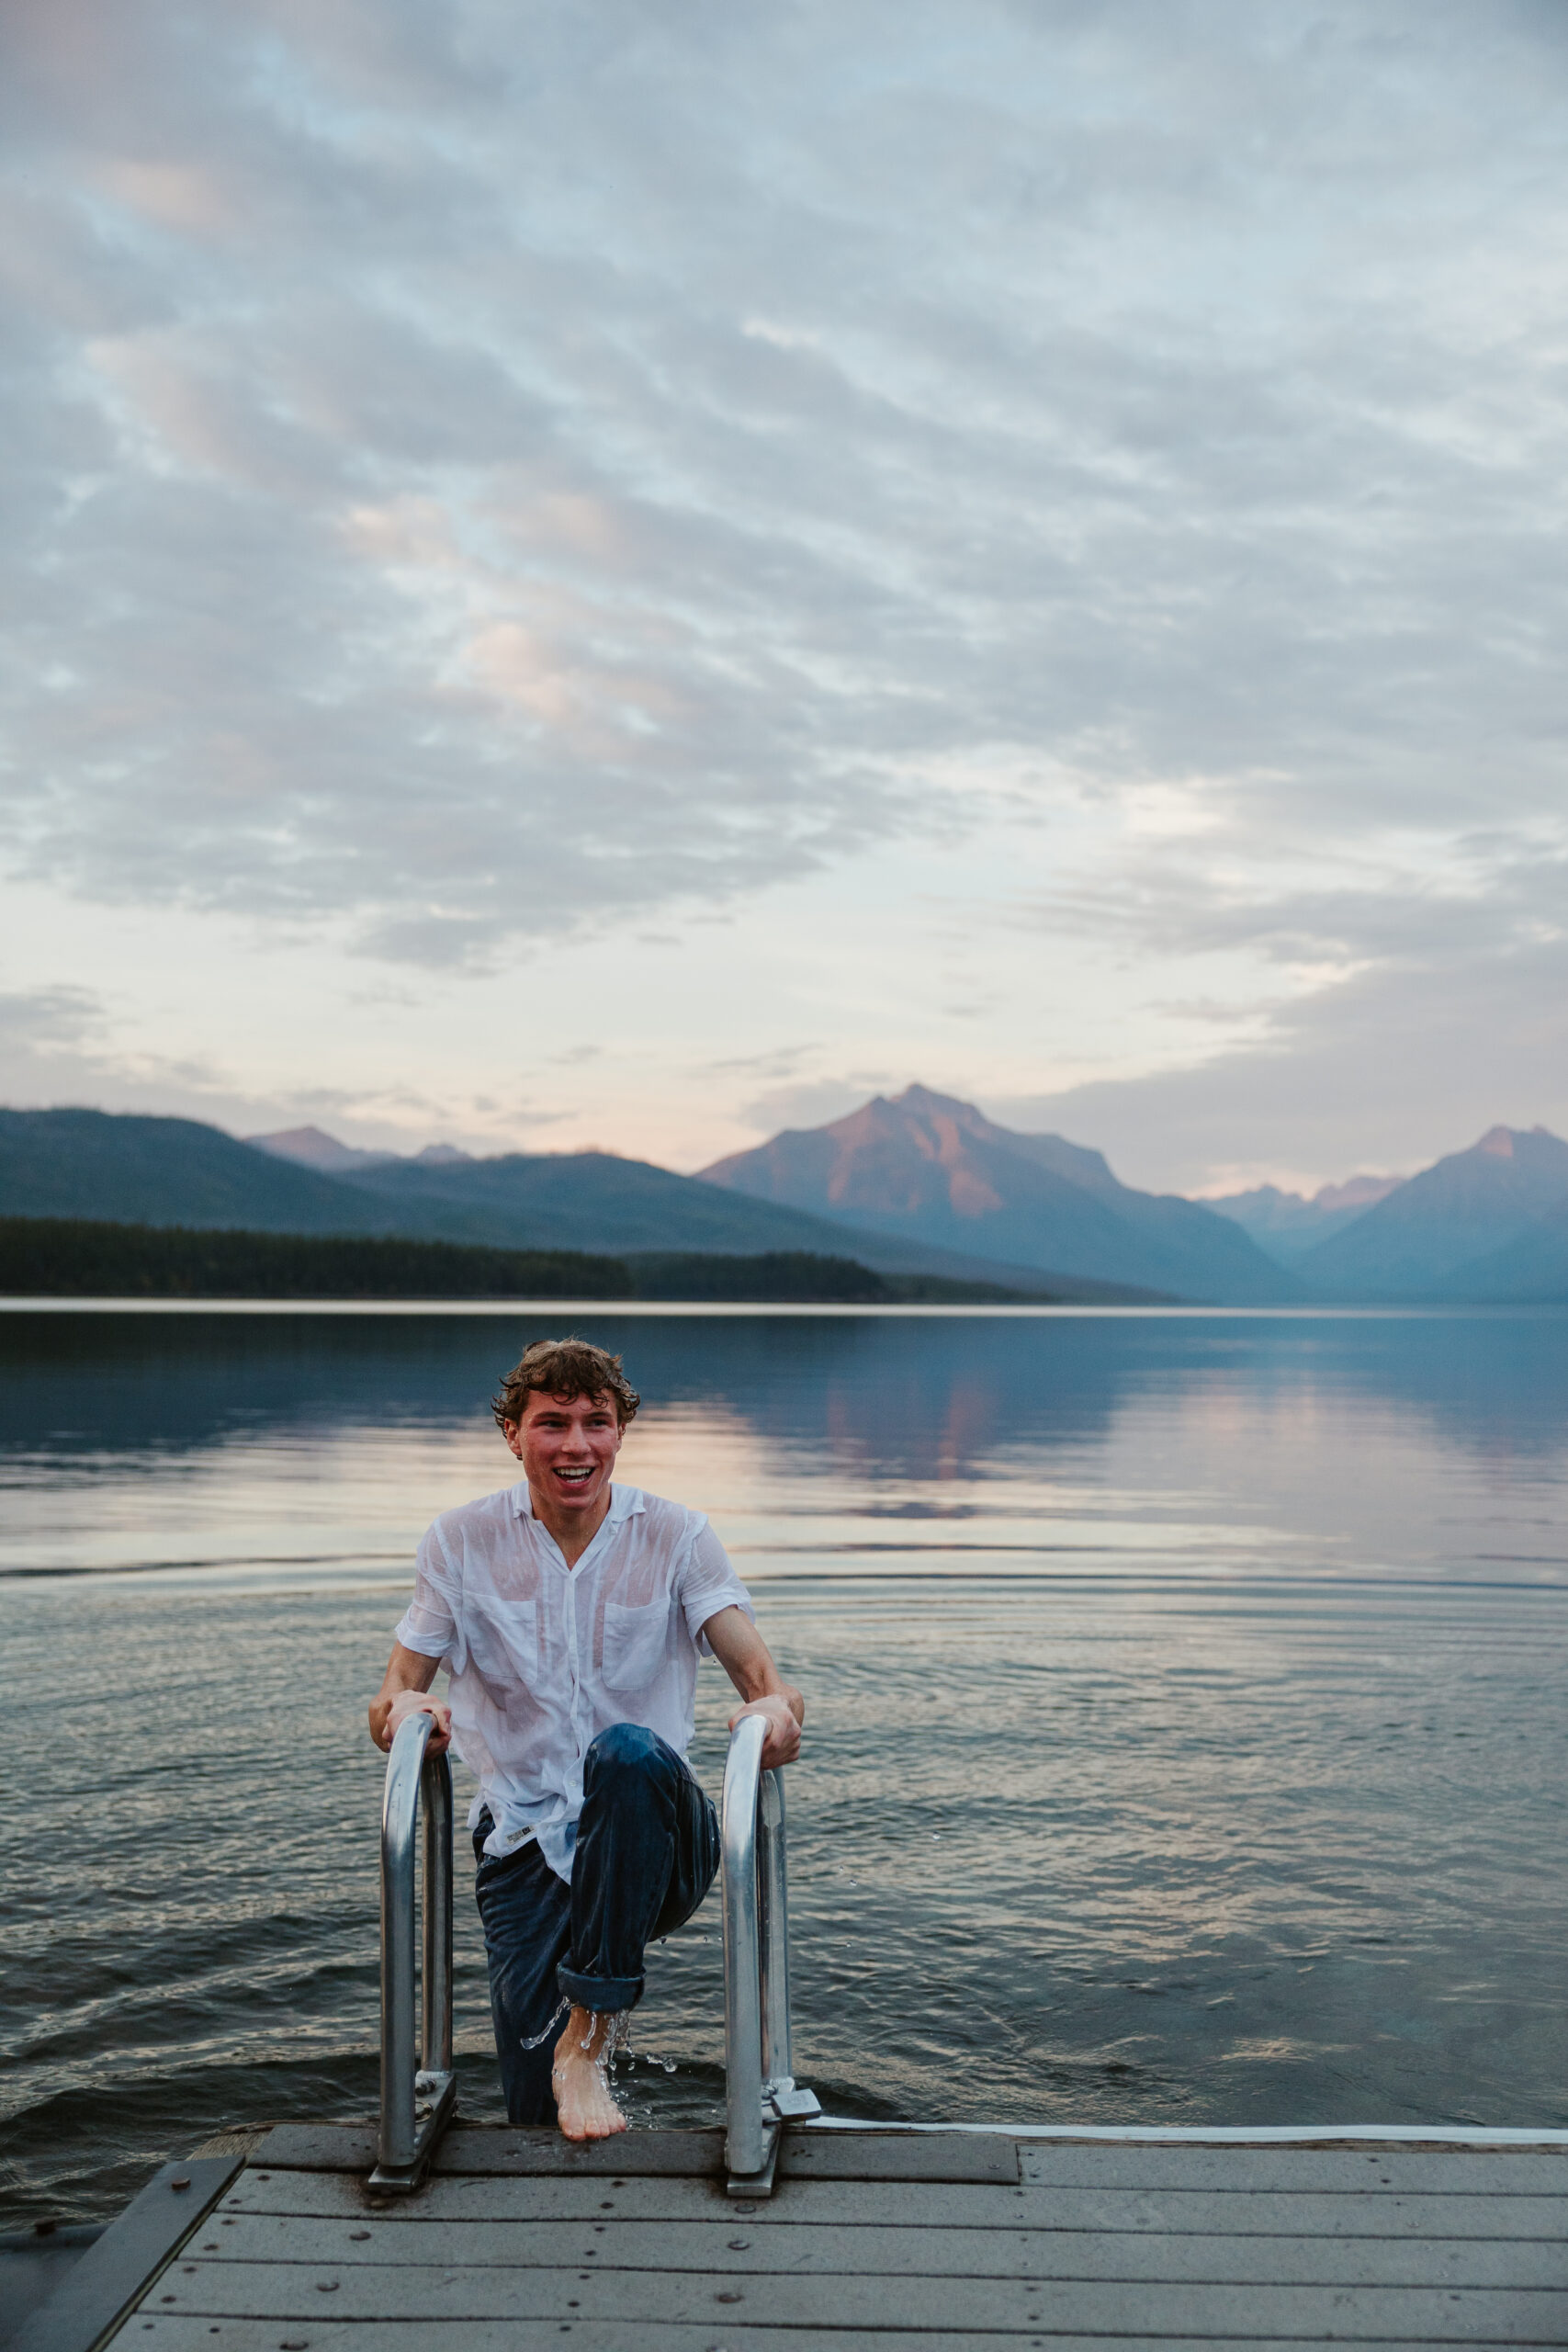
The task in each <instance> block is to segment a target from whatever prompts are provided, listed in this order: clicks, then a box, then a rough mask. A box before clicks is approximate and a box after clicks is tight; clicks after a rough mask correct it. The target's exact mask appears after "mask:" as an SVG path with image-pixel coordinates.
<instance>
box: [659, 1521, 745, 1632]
mask: <svg viewBox="0 0 1568 2352" xmlns="http://www.w3.org/2000/svg"><path fill="white" fill-rule="evenodd" d="M675 1589H676V1591H677V1592H678V1593H679V1595H680V1600H681V1606H682V1610H683V1611H685V1616H686V1631H687V1632H688V1633H689V1634H691V1637H692V1639H693V1641H694V1642H695V1644H696V1645H697V1648H698V1649H699V1651H700V1652H701V1653H702V1655H703V1657H712V1656H713V1652H712V1651H711V1650H710V1649H709V1647H708V1645H707V1643H706V1642H705V1640H704V1639H703V1627H704V1626H705V1624H706V1623H707V1621H708V1619H709V1618H710V1617H716V1616H717V1615H718V1612H719V1611H720V1610H721V1609H739V1610H742V1611H744V1612H745V1614H746V1615H747V1616H748V1617H749V1618H750V1620H751V1623H753V1624H755V1623H756V1622H757V1612H756V1611H755V1610H754V1609H753V1608H752V1606H751V1596H750V1593H749V1592H748V1591H747V1589H746V1588H745V1586H744V1585H743V1584H742V1583H741V1581H740V1579H739V1577H738V1576H737V1575H736V1573H735V1570H734V1567H733V1566H731V1564H730V1558H729V1555H728V1552H727V1551H726V1550H725V1548H724V1546H723V1544H721V1543H720V1542H719V1540H718V1538H717V1536H716V1534H715V1533H714V1532H713V1529H712V1528H711V1527H710V1526H709V1525H708V1523H707V1521H706V1520H704V1521H702V1523H701V1525H700V1526H699V1528H698V1529H697V1532H696V1535H695V1537H694V1539H693V1542H692V1545H691V1548H690V1550H689V1551H688V1552H687V1554H686V1557H685V1560H684V1562H683V1563H682V1567H681V1570H680V1573H679V1575H678V1576H677V1577H676V1580H675Z"/></svg>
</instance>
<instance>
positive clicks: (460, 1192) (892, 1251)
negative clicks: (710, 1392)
mask: <svg viewBox="0 0 1568 2352" xmlns="http://www.w3.org/2000/svg"><path fill="white" fill-rule="evenodd" d="M324 1140H325V1141H327V1142H328V1143H330V1142H331V1141H332V1138H330V1137H327V1138H324ZM0 1216H32V1217H86V1218H96V1219H105V1218H107V1219H110V1220H113V1221H118V1222H120V1223H125V1224H137V1225H151V1226H176V1225H178V1226H186V1227H193V1228H219V1227H225V1228H243V1229H244V1230H247V1231H250V1232H262V1233H302V1234H309V1233H316V1234H343V1235H396V1236H399V1237H402V1238H409V1239H415V1240H439V1241H453V1242H462V1243H469V1244H484V1245H487V1246H490V1247H491V1248H498V1249H506V1250H586V1251H588V1252H590V1253H594V1254H605V1253H608V1254H610V1255H614V1256H625V1255H626V1254H627V1253H628V1252H641V1251H656V1252H671V1251H672V1252H676V1253H680V1252H686V1253H701V1254H706V1255H714V1254H718V1255H729V1256H735V1257H747V1258H755V1257H758V1256H761V1255H764V1254H767V1253H781V1252H782V1253H784V1254H786V1255H798V1254H800V1253H803V1252H804V1253H806V1254H807V1255H809V1256H813V1257H817V1258H841V1257H843V1256H844V1255H846V1254H851V1255H852V1256H853V1257H854V1258H855V1259H856V1260H857V1261H859V1262H860V1263H861V1264H863V1265H865V1266H869V1267H871V1268H872V1269H874V1271H875V1272H881V1273H886V1274H917V1275H922V1276H929V1277H931V1279H933V1280H936V1281H939V1282H940V1281H947V1282H954V1283H969V1284H973V1283H976V1282H979V1283H987V1284H989V1285H995V1284H998V1283H999V1284H1001V1285H1003V1286H1004V1287H1006V1288H1010V1289H1013V1290H1017V1291H1020V1292H1022V1293H1024V1294H1025V1295H1037V1296H1051V1297H1065V1298H1086V1297H1087V1298H1105V1299H1110V1300H1117V1299H1129V1300H1135V1299H1138V1298H1143V1297H1146V1296H1147V1295H1148V1293H1147V1291H1146V1290H1145V1289H1142V1288H1139V1287H1137V1286H1128V1285H1124V1284H1122V1283H1118V1282H1117V1281H1116V1280H1115V1278H1114V1277H1112V1278H1111V1281H1110V1283H1094V1282H1074V1281H1073V1280H1072V1279H1071V1278H1070V1277H1068V1276H1063V1277H1062V1278H1060V1279H1048V1278H1047V1276H1046V1275H1044V1274H1043V1272H1041V1270H1040V1269H1039V1268H1038V1267H1036V1266H1031V1265H1022V1266H1017V1267H1009V1266H1005V1265H998V1264H997V1263H996V1262H994V1261H993V1260H992V1259H991V1257H990V1256H989V1255H986V1256H984V1257H971V1256H967V1255H965V1254H964V1253H963V1252H961V1251H958V1250H942V1249H931V1248H927V1247H925V1246H923V1245H922V1244H921V1243H919V1241H918V1240H915V1239H913V1238H910V1239H891V1238H889V1237H887V1236H886V1235H885V1234H872V1233H865V1234H859V1233H854V1232H850V1233H846V1229H845V1227H843V1226H842V1225H840V1224H839V1223H838V1222H836V1221H829V1219H826V1218H820V1217H814V1216H807V1215H803V1214H801V1213H800V1212H799V1211H797V1210H794V1209H790V1208H786V1207H781V1206H774V1205H770V1204H766V1203H763V1202H760V1201H753V1200H749V1199H746V1198H744V1197H743V1196H741V1195H739V1194H727V1193H723V1192H721V1191H720V1190H719V1189H718V1188H717V1187H716V1186H715V1185H712V1184H706V1183H703V1182H699V1181H698V1180H697V1179H696V1178H695V1177H691V1176H677V1175H675V1174H673V1173H672V1172H671V1170H669V1169H667V1168H656V1167H654V1166H652V1165H651V1164H650V1163H649V1161H647V1160H640V1159H616V1158H615V1157H614V1156H613V1155H612V1154H610V1153H608V1152H571V1153H562V1154H540V1155H530V1154H526V1153H509V1154H506V1155H505V1156H503V1157H502V1158H498V1159H461V1158H458V1157H457V1156H453V1157H451V1158H448V1157H446V1153H445V1150H444V1148H439V1147H438V1148H437V1149H436V1151H435V1152H434V1153H425V1154H422V1155H421V1156H420V1157H419V1158H418V1159H395V1160H389V1161H387V1162H385V1163H380V1164H372V1165H368V1166H367V1165H365V1164H364V1163H358V1164H355V1166H354V1167H353V1168H352V1169H351V1170H343V1171H341V1172H339V1173H335V1174H331V1175H329V1174H325V1173H323V1172H322V1171H321V1170H319V1169H315V1168H306V1167H301V1166H299V1164H298V1163H297V1162H296V1161H295V1160H294V1159H285V1158H281V1157H279V1156H278V1155H277V1154H276V1152H269V1151H264V1150H261V1149H259V1148H256V1147H255V1146H254V1145H252V1144H245V1143H241V1142H239V1141H237V1140H236V1138H235V1137H234V1136H227V1135H224V1134H223V1133H222V1132H221V1131H220V1129H219V1128H217V1127H209V1126H205V1125H201V1124H200V1123H199V1122H198V1121H196V1120H191V1119H157V1118H146V1117H141V1116H139V1115H136V1114H130V1113H118V1114H116V1113H108V1112H103V1111H79V1110H61V1111H0Z"/></svg>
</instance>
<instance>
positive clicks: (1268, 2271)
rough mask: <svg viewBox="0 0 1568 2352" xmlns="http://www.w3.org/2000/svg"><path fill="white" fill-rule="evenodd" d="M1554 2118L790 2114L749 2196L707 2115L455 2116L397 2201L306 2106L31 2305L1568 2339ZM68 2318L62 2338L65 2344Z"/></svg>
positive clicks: (490, 2347) (103, 2245) (538, 2341)
mask: <svg viewBox="0 0 1568 2352" xmlns="http://www.w3.org/2000/svg"><path fill="white" fill-rule="evenodd" d="M1564 2136H1565V2135H1562V2134H1553V2135H1546V2139H1547V2141H1551V2140H1555V2141H1556V2143H1557V2144H1555V2145H1551V2144H1546V2143H1543V2144H1540V2145H1537V2146H1509V2147H1495V2146H1486V2147H1475V2146H1455V2145H1447V2144H1421V2145H1413V2144H1411V2143H1410V2142H1409V2141H1408V2140H1405V2141H1401V2142H1373V2141H1367V2140H1362V2141H1345V2142H1339V2143H1325V2142H1324V2141H1322V2140H1321V2139H1320V2140H1318V2141H1317V2142H1316V2143H1314V2144H1303V2143H1285V2144H1281V2143H1279V2142H1275V2143H1273V2144H1263V2145H1259V2144H1238V2143H1235V2141H1232V2142H1230V2143H1225V2144H1215V2143H1212V2142H1205V2141H1204V2140H1203V2139H1202V2138H1201V2135H1197V2134H1193V2135H1191V2136H1190V2137H1187V2138H1180V2139H1179V2138H1176V2137H1173V2136H1166V2137H1163V2138H1150V2139H1145V2140H1138V2139H1134V2138H1130V2137H1129V2138H1122V2139H1119V2140H1115V2141H1105V2140H1096V2139H1091V2138H1084V2139H1076V2138H1071V2137H1066V2136H1052V2137H1042V2136H1035V2135H1030V2134H1025V2133H1022V2132H1020V2133H1010V2132H1006V2131H995V2132H991V2131H963V2132H960V2131H931V2132H914V2131H875V2130H852V2131H844V2130H837V2131H835V2130H828V2129H823V2128H819V2127H818V2128H816V2129H801V2130H790V2131H787V2132H786V2134H785V2136H784V2144H783V2148H782V2153H781V2154H780V2158H779V2165H778V2183H777V2187H776V2188H775V2190H774V2193H773V2196H772V2198H770V2199H756V2200H752V2201H744V2202H739V2203H738V2202H736V2201H734V2200H733V2199H730V2198H728V2197H727V2196H726V2194H725V2187H724V2179H723V2169H722V2168H723V2162H724V2157H723V2138H722V2134H721V2133H719V2132H717V2131H713V2132H706V2131H635V2132H628V2133H626V2135H625V2136H624V2137H622V2138H619V2139H617V2140H615V2141H612V2142H609V2143H604V2144H603V2145H600V2146H598V2147H594V2148H589V2149H584V2150H572V2149H570V2148H568V2147H567V2146H566V2145H565V2144H564V2143H562V2142H561V2141H560V2139H559V2138H558V2136H557V2135H556V2134H555V2133H553V2132H543V2131H541V2132H528V2131H509V2130H506V2129H503V2128H488V2129H487V2128H481V2127H475V2126H465V2125H462V2124H458V2125H457V2126H455V2127H454V2128H453V2129H452V2131H450V2132H449V2133H448V2135H447V2137H446V2140H445V2142H444V2143H442V2145H441V2147H440V2149H439V2151H438V2153H437V2155H436V2159H435V2165H434V2171H433V2174H432V2177H430V2179H429V2180H428V2181H427V2182H426V2184H425V2186H424V2187H423V2188H422V2189H421V2190H419V2191H418V2192H417V2193H416V2194H414V2195H413V2196H411V2197H399V2198H383V2197H376V2196H372V2195H371V2194H370V2193H369V2191H368V2190H367V2187H366V2176H367V2174H368V2172H369V2170H370V2167H371V2164H372V2162H373V2160H374V2134H373V2132H372V2131H370V2130H369V2129H368V2128H367V2129H364V2130H359V2129H355V2128H354V2127H351V2126H329V2125H322V2126H307V2125H294V2124H289V2125H283V2126H280V2127H278V2128H277V2129H276V2130H274V2131H271V2132H270V2133H269V2134H268V2135H267V2136H266V2137H265V2139H263V2140H260V2141H255V2140H253V2141H252V2142H251V2143H250V2147H251V2153H250V2154H249V2155H248V2157H244V2158H242V2157H241V2156H240V2155H238V2154H235V2153H234V2152H233V2150H232V2148H231V2149H230V2150H229V2152H228V2153H227V2154H225V2153H223V2152H222V2151H221V2150H220V2151H219V2153H216V2154H203V2153H201V2152H198V2154H197V2157H196V2158H195V2159H193V2160H192V2162H191V2163H189V2164H187V2165H186V2166H185V2167H184V2169H183V2173H182V2172H181V2170H180V2168H179V2167H174V2166H165V2167H164V2172H163V2173H162V2174H160V2176H159V2177H158V2180H157V2181H155V2182H154V2183H153V2184H152V2186H151V2187H150V2188H149V2189H147V2190H144V2191H143V2192H142V2196H141V2198H139V2199H137V2200H136V2203H135V2205H133V2206H132V2207H131V2208H130V2209H129V2211H128V2212H127V2213H126V2214H125V2215H123V2216H122V2217H121V2219H120V2221H119V2222H116V2223H115V2224H113V2225H112V2227H111V2228H110V2230H109V2231H107V2233H105V2236H104V2237H103V2238H102V2239H101V2240H100V2241H99V2242H98V2244H97V2245H96V2246H95V2247H93V2248H92V2249H90V2251H89V2253H88V2254H87V2255H86V2256H84V2258H83V2262H82V2264H81V2266H80V2271H79V2274H78V2275H79V2290H78V2294H77V2299H76V2301H77V2306H78V2309H77V2317H76V2321H75V2328H76V2333H75V2335H74V2337H72V2336H71V2335H70V2333H69V2328H70V2324H71V2323H70V2320H69V2314H68V2313H65V2314H62V2313H61V2312H54V2313H53V2314H52V2315H51V2314H46V2313H44V2312H40V2313H39V2322H40V2324H41V2326H40V2330H39V2333H38V2334H37V2335H36V2343H37V2345H38V2346H39V2352H57V2348H58V2352H91V2347H92V2346H94V2345H95V2344H96V2345H99V2346H101V2345H107V2344H108V2343H112V2344H113V2345H114V2346H115V2347H116V2352H130V2347H132V2346H134V2347H136V2352H539V2348H540V2347H543V2346H547V2345H548V2346H551V2347H553V2352H630V2347H637V2352H740V2347H742V2346H756V2347H761V2346H776V2347H778V2352H844V2347H846V2346H857V2345H863V2346H873V2347H875V2352H939V2347H940V2352H993V2347H994V2352H1001V2347H1003V2346H1008V2347H1012V2352H1029V2348H1030V2347H1035V2346H1038V2347H1039V2352H1064V2347H1069V2346H1075V2347H1076V2346H1081V2347H1083V2352H1090V2347H1092V2352H1117V2347H1118V2346H1128V2347H1132V2346H1141V2347H1147V2346H1151V2345H1170V2346H1191V2347H1194V2352H1196V2347H1197V2346H1208V2345H1214V2344H1224V2345H1226V2346H1264V2345H1281V2344H1291V2345H1296V2346H1303V2345H1319V2344H1322V2345H1326V2344H1331V2343H1332V2344H1335V2345H1341V2346H1343V2345H1347V2344H1350V2345H1355V2344H1368V2345H1377V2346H1382V2347H1383V2352H1393V2347H1400V2346H1410V2347H1416V2346H1433V2345H1449V2344H1462V2345H1467V2346H1527V2345H1528V2346H1535V2345H1568V2204H1565V2202H1564V2191H1565V2189H1568V2147H1565V2146H1564V2145H1563V2144H1562V2141H1563V2138H1564ZM181 2179H183V2180H184V2183H185V2186H184V2187H183V2188H182V2187H180V2186H179V2185H178V2184H179V2182H180V2180H181ZM182 2200H184V2202H183V2204H182ZM143 2208H145V2215H144V2221H143V2227H142V2242H141V2246H140V2250H139V2249H138V2246H137V2245H136V2244H135V2243H133V2241H134V2240H135V2226H134V2224H135V2217H136V2215H137V2213H138V2211H139V2210H140V2209H143ZM175 2208H178V2209H179V2210H178V2212H177V2219H176V2220H175V2222H171V2221H170V2219H169V2215H170V2212H171V2211H172V2210H174V2209H175ZM149 2216H150V2217H151V2223H152V2226H153V2227H154V2230H155V2229H156V2227H159V2226H161V2227H162V2229H163V2231H164V2239H165V2240H166V2241H171V2243H169V2244H167V2245H165V2248H164V2252H163V2254H162V2255H161V2256H159V2261H160V2263H161V2267H158V2268H157V2272H156V2275H155V2276H152V2277H148V2276H146V2275H144V2271H143V2274H142V2275H140V2276H135V2277H133V2276H132V2273H133V2272H134V2271H135V2268H136V2265H137V2263H138V2262H141V2263H142V2264H143V2266H145V2260H146V2246H147V2245H148V2244H150V2243H152V2241H151V2240H149V2239H148V2237H147V2227H148V2222H147V2218H146V2217H149ZM117 2233H118V2235H119V2236H120V2238H121V2240H122V2255H121V2258H120V2262H119V2272H118V2277H117V2275H116V2270H115V2264H116V2254H115V2241H116V2237H117ZM95 2266H96V2274H97V2281H98V2285H97V2292H98V2295H99V2306H98V2312H97V2329H98V2332H97V2333H96V2335H85V2334H84V2333H83V2330H84V2328H85V2327H88V2326H90V2325H92V2324H94V2315H93V2307H92V2293H93V2278H92V2275H91V2274H93V2272H94V2270H95ZM117 2296H118V2301H115V2300H114V2299H115V2298H116V2297H117ZM111 2305H112V2308H111ZM62 2315H63V2316H64V2318H65V2320H66V2326H67V2332H66V2333H65V2334H60V2333H58V2332H51V2331H52V2330H53V2329H54V2328H55V2327H56V2324H57V2323H58V2322H59V2320H60V2319H61V2317H62Z"/></svg>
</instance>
